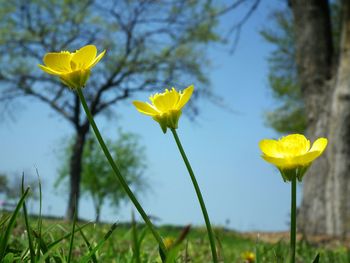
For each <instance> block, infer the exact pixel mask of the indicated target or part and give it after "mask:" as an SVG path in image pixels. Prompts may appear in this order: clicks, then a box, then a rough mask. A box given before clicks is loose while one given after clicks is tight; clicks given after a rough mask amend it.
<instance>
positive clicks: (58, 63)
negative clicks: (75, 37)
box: [38, 45, 106, 89]
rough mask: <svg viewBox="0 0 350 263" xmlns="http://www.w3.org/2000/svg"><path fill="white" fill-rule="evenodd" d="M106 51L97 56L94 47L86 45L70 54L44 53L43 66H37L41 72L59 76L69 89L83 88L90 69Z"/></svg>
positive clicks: (63, 52)
mask: <svg viewBox="0 0 350 263" xmlns="http://www.w3.org/2000/svg"><path fill="white" fill-rule="evenodd" d="M105 53H106V50H104V51H103V52H101V53H100V54H99V55H98V56H96V55H97V49H96V47H95V46H94V45H87V46H84V47H82V48H81V49H79V50H77V51H75V52H74V53H70V52H68V51H61V52H58V53H46V55H45V56H44V59H43V61H44V64H45V66H44V65H40V64H39V65H38V66H39V67H40V68H41V69H42V70H43V71H45V72H46V73H49V74H51V75H56V76H59V77H60V79H61V81H62V82H63V83H64V84H65V85H67V86H68V87H70V88H71V89H78V88H83V87H84V86H85V84H86V81H87V80H88V78H89V76H90V69H91V68H92V67H93V66H95V65H96V64H97V63H98V62H99V61H100V59H101V58H102V57H103V56H104V54H105Z"/></svg>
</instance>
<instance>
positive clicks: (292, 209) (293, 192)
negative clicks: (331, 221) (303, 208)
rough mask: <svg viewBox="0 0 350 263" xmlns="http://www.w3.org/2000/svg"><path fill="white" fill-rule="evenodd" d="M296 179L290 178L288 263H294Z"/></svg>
mask: <svg viewBox="0 0 350 263" xmlns="http://www.w3.org/2000/svg"><path fill="white" fill-rule="evenodd" d="M296 197H297V178H296V176H293V178H292V189H291V207H290V263H295V244H296V210H297V206H296V199H297V198H296Z"/></svg>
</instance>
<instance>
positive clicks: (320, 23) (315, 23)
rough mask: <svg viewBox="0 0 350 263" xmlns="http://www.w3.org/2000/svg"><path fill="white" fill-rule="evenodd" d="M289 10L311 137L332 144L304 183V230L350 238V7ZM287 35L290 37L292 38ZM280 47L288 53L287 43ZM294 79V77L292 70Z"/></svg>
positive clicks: (325, 4)
mask: <svg viewBox="0 0 350 263" xmlns="http://www.w3.org/2000/svg"><path fill="white" fill-rule="evenodd" d="M289 8H290V12H291V13H292V16H291V18H290V19H289V20H288V21H289V22H290V25H291V26H292V28H293V31H292V35H293V36H294V38H293V39H292V42H290V43H291V44H292V47H293V49H294V50H295V55H294V56H291V57H290V59H291V60H289V63H290V62H291V61H294V62H295V64H296V71H295V72H297V79H296V81H295V82H294V84H297V85H298V86H299V87H300V99H302V100H303V101H302V103H303V106H302V107H304V109H305V115H304V116H305V119H306V132H307V133H308V136H311V137H312V138H313V139H314V138H316V137H320V136H325V137H328V139H329V142H330V145H329V147H328V149H327V151H326V155H325V156H323V157H322V159H321V160H320V161H319V162H317V163H315V164H314V165H313V166H312V167H311V169H310V171H309V172H308V176H306V177H305V180H304V187H303V200H302V204H301V207H300V211H299V221H300V224H299V226H300V230H302V231H304V232H305V233H307V234H331V235H338V236H347V235H349V234H350V213H349V204H350V191H349V189H350V187H349V186H350V180H349V179H348V178H349V168H350V158H349V157H350V141H349V139H348V138H349V134H350V125H349V124H350V119H349V116H350V100H349V98H350V77H349V76H350V53H349V52H350V3H349V1H334V2H332V4H330V3H329V1H326V0H322V1H316V0H308V1H299V0H292V1H289ZM285 18H286V17H285ZM280 28H282V27H281V26H280ZM284 32H285V33H286V34H285V35H284V37H286V35H288V33H287V31H286V30H285V31H284ZM275 43H276V44H277V46H278V48H279V49H280V50H283V45H282V44H281V43H284V42H283V41H282V42H279V41H276V42H275ZM293 49H289V51H290V50H293ZM289 74H293V73H292V70H291V71H289ZM271 86H272V85H271ZM282 86H283V85H282ZM298 86H297V87H296V88H295V89H294V90H295V91H297V90H298V89H299V88H298ZM285 90H287V91H288V88H286V89H285ZM287 93H288V92H286V94H287ZM292 94H293V92H292ZM288 96H289V95H287V97H288ZM282 126H283V125H282ZM286 127H287V126H285V127H284V128H286ZM293 129H294V128H293ZM293 129H292V131H293ZM295 130H296V129H294V131H295ZM280 131H283V132H285V131H289V130H288V128H286V129H284V130H283V129H282V130H280Z"/></svg>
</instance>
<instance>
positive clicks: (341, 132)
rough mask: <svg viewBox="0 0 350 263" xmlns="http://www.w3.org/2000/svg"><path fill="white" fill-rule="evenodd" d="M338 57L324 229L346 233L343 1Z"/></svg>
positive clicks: (347, 74)
mask: <svg viewBox="0 0 350 263" xmlns="http://www.w3.org/2000/svg"><path fill="white" fill-rule="evenodd" d="M342 8H343V22H342V31H341V43H340V57H339V65H338V68H337V74H336V76H335V80H334V82H335V85H334V93H333V97H332V105H331V114H330V122H329V130H330V133H329V138H330V141H331V144H330V149H329V150H330V154H331V157H332V158H331V159H330V171H329V174H328V178H327V179H328V180H327V191H326V194H327V196H326V197H327V200H328V202H327V203H326V204H327V205H328V207H327V214H326V215H327V217H326V219H327V220H326V223H327V225H326V229H327V232H328V233H330V234H334V235H337V236H343V237H345V236H348V235H349V234H350V228H349V227H350V210H349V208H350V180H349V179H350V178H349V175H350V2H349V0H344V1H343V6H342Z"/></svg>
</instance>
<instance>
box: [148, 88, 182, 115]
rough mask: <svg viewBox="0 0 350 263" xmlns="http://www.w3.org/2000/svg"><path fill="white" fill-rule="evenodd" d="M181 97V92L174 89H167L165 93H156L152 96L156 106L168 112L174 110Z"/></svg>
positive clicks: (159, 109) (163, 111)
mask: <svg viewBox="0 0 350 263" xmlns="http://www.w3.org/2000/svg"><path fill="white" fill-rule="evenodd" d="M179 98H180V95H179V93H178V92H177V91H176V90H175V89H172V90H171V91H169V90H167V89H166V90H165V92H164V93H161V94H156V95H154V96H153V97H151V98H150V100H151V101H152V103H153V105H154V107H156V108H157V110H158V111H160V112H162V113H166V112H168V111H170V110H173V109H174V107H175V105H176V104H177V102H178V100H179Z"/></svg>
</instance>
